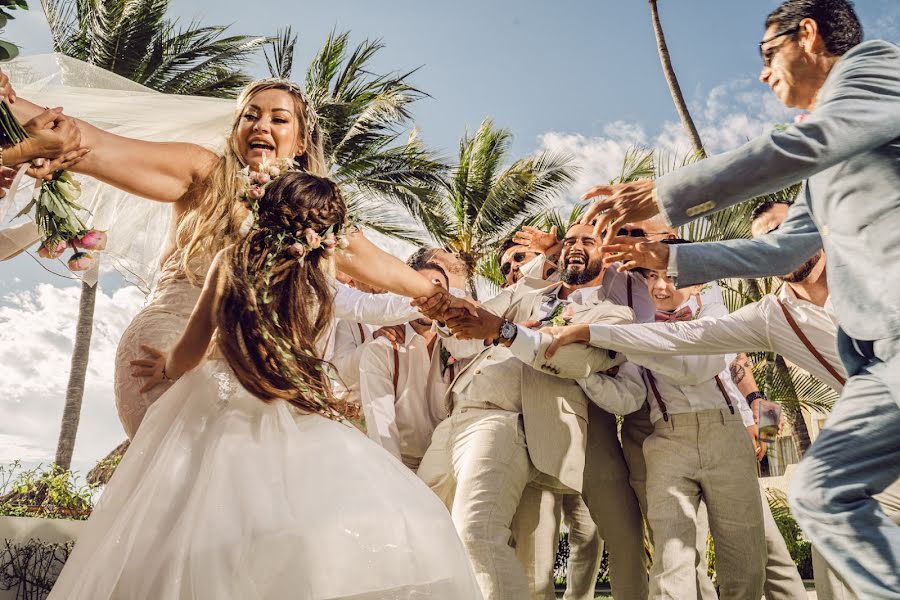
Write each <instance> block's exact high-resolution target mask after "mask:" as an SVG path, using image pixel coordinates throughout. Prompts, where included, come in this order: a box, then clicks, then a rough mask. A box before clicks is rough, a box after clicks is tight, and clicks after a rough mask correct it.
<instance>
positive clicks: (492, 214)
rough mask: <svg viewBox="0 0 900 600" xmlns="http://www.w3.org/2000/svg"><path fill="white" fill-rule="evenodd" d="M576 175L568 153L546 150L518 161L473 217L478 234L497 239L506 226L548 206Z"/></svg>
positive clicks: (484, 237)
mask: <svg viewBox="0 0 900 600" xmlns="http://www.w3.org/2000/svg"><path fill="white" fill-rule="evenodd" d="M574 176H575V167H574V165H573V163H572V159H571V157H570V156H568V155H564V154H555V153H549V152H545V153H542V154H540V155H538V156H537V157H535V158H527V159H522V160H519V161H516V162H515V163H513V164H512V166H510V167H509V168H508V169H506V170H505V171H504V172H503V173H501V174H500V175H499V176H498V177H497V179H496V181H495V182H494V183H493V185H492V186H491V188H490V190H489V192H488V194H487V197H486V198H485V200H484V201H483V202H482V205H481V207H480V209H479V211H478V213H477V215H476V218H475V219H474V227H475V231H476V235H477V236H478V237H479V238H480V239H482V240H485V241H488V240H490V241H495V240H496V238H497V233H498V232H499V231H498V230H499V229H500V228H501V227H502V226H503V225H505V224H508V223H509V222H510V221H515V220H516V219H522V218H526V217H528V216H530V215H533V214H535V213H536V212H537V211H540V210H542V209H545V208H546V207H547V206H549V204H550V202H551V201H552V200H553V199H554V198H556V197H558V196H559V195H560V194H562V193H564V192H565V191H566V190H567V189H568V187H569V186H570V185H571V184H572V182H573V181H574V178H575V177H574Z"/></svg>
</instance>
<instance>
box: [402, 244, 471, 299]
mask: <svg viewBox="0 0 900 600" xmlns="http://www.w3.org/2000/svg"><path fill="white" fill-rule="evenodd" d="M427 263H436V264H437V265H438V266H440V267H441V268H442V269H443V270H444V273H446V274H447V278H448V279H449V280H450V293H451V294H453V295H454V296H460V297H462V296H465V295H466V292H465V290H466V277H467V276H468V272H467V271H466V263H464V262H463V261H462V259H461V258H460V257H459V255H458V254H454V253H453V252H450V251H448V250H444V249H443V248H437V247H423V248H419V249H418V250H416V251H415V252H413V253H412V255H410V257H409V258H408V259H407V260H406V264H408V265H409V266H410V268H411V269H417V268H418V267H420V266H422V265H425V264H427Z"/></svg>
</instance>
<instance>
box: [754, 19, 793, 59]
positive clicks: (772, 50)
mask: <svg viewBox="0 0 900 600" xmlns="http://www.w3.org/2000/svg"><path fill="white" fill-rule="evenodd" d="M798 31H800V26H799V25H796V26H794V27H791V28H790V29H785V30H784V31H781V32H779V33H776V34H775V35H773V36H772V37H770V38H767V39H764V40H763V41H761V42H760V43H759V56H760V58H762V61H763V66H764V67H768V66H769V65H771V64H772V59H773V58H774V57H775V55H776V54H778V51H779V50H781V47H782V46H784V43H781V44H778V45H777V46H770V47H769V48H765V49H763V46H765V45H766V44H768V43H769V42H772V41H775V40H777V39H778V38H780V37H784V36H786V35H794V34H795V33H797V32H798Z"/></svg>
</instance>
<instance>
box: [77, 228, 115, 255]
mask: <svg viewBox="0 0 900 600" xmlns="http://www.w3.org/2000/svg"><path fill="white" fill-rule="evenodd" d="M106 242H107V237H106V232H105V231H99V230H97V229H91V230H90V231H88V232H87V233H85V234H84V235H82V236H81V237H80V238H77V239H76V240H75V247H76V248H83V249H85V250H94V251H96V252H99V251H100V250H105V249H106Z"/></svg>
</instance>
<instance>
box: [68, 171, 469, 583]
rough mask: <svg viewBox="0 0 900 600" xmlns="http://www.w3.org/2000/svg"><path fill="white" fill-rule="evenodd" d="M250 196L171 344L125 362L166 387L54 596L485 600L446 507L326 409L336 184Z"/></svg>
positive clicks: (302, 176) (290, 183) (308, 181)
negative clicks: (240, 226) (244, 229)
mask: <svg viewBox="0 0 900 600" xmlns="http://www.w3.org/2000/svg"><path fill="white" fill-rule="evenodd" d="M255 179H256V180H257V181H258V179H259V178H258V177H256V178H255ZM255 189H258V190H261V189H262V187H261V186H256V187H255ZM257 196H260V194H259V193H256V194H254V193H253V192H252V191H251V197H252V198H253V201H254V202H253V205H254V212H255V213H256V215H257V219H256V222H255V224H254V226H253V227H252V229H251V230H250V232H249V234H248V235H247V236H246V237H245V238H243V239H241V240H240V241H238V242H237V243H235V244H233V245H231V246H229V247H227V248H225V249H223V250H221V251H220V252H219V253H218V254H217V256H216V257H215V259H214V260H213V263H212V266H211V268H210V270H209V273H208V275H207V277H206V282H205V284H204V287H203V291H202V292H201V294H200V299H199V301H198V302H197V305H196V308H195V309H194V312H193V314H192V315H191V318H190V321H189V322H188V324H187V327H186V329H185V331H184V334H183V335H182V336H181V338H180V339H179V340H178V342H177V343H176V344H175V345H174V347H173V348H172V350H171V352H169V353H168V354H165V353H163V352H160V351H159V350H156V349H154V348H150V347H147V348H145V351H146V355H147V356H148V358H146V359H141V360H137V361H135V365H136V366H137V367H138V372H137V375H138V376H143V377H147V378H149V379H150V381H151V383H158V382H160V381H162V380H177V381H175V383H174V384H173V385H172V386H171V387H170V388H169V389H168V391H167V392H166V393H165V394H163V395H162V397H160V398H159V400H158V401H157V402H155V403H154V404H153V406H151V407H150V409H149V410H148V411H147V415H146V418H145V419H144V422H143V424H142V425H141V428H140V429H139V430H138V432H137V434H136V436H135V437H134V439H133V441H132V445H131V448H130V449H129V451H128V453H127V454H126V455H125V457H124V458H123V459H122V462H121V464H120V465H119V467H118V469H117V470H116V473H115V475H114V476H113V478H112V480H111V481H110V482H109V485H108V487H107V488H106V490H105V491H104V493H103V496H102V498H101V499H100V502H99V503H98V505H97V507H96V508H95V509H94V512H93V514H92V515H91V518H90V519H89V520H88V522H87V524H86V527H85V529H84V530H83V531H82V533H81V534H80V536H79V540H78V542H77V544H76V546H75V549H74V551H73V553H72V555H71V556H70V557H69V560H68V562H67V563H66V566H65V568H64V569H63V572H62V574H61V576H60V578H59V580H58V582H57V583H56V586H55V587H54V589H53V591H52V592H51V595H50V598H59V599H63V598H64V599H66V600H79V599H84V600H107V599H112V598H117V599H118V598H128V599H129V600H158V599H166V600H179V599H183V600H188V599H190V600H205V599H209V600H227V599H235V600H250V599H254V600H255V599H267V600H268V599H271V600H282V599H288V598H290V599H298V600H338V599H345V600H351V599H352V600H420V599H423V600H424V599H427V600H459V599H462V598H465V599H467V600H469V599H476V600H477V599H479V598H481V595H480V593H479V591H478V587H477V584H476V582H475V579H474V575H473V574H472V571H471V568H470V566H469V563H468V559H467V557H466V554H465V551H464V549H463V547H462V544H461V543H460V541H459V539H458V538H457V536H456V532H455V529H454V527H453V524H452V522H451V520H450V516H449V514H448V513H447V511H446V509H445V508H444V507H443V505H442V504H441V502H440V501H439V500H438V499H437V497H436V496H434V494H433V493H432V492H431V491H430V490H429V489H428V488H427V487H426V486H425V485H424V484H423V483H422V482H421V481H419V480H418V478H417V477H416V476H415V475H414V474H412V473H411V472H409V471H408V469H406V468H405V467H404V466H403V465H402V464H401V463H400V462H399V461H397V460H396V459H394V458H393V457H392V456H390V455H389V454H388V453H387V452H386V451H384V450H383V449H382V448H380V447H378V446H377V445H376V444H374V443H373V442H371V441H370V440H369V439H368V438H366V436H365V435H363V434H362V433H360V432H359V431H358V430H356V429H354V428H353V427H351V426H349V425H348V424H346V423H345V422H343V421H342V417H341V414H340V412H339V410H337V409H336V407H335V404H334V399H333V397H332V394H331V389H330V387H329V382H328V377H327V373H326V367H327V365H326V363H324V361H323V360H322V359H321V356H322V353H321V351H322V343H323V338H324V337H325V336H326V335H327V334H326V332H327V331H328V328H329V325H330V321H331V319H332V316H333V312H334V310H333V301H334V286H333V276H334V269H335V259H336V258H337V257H339V256H341V254H342V250H341V246H342V245H343V239H342V228H343V226H344V219H345V210H346V209H345V206H344V204H343V202H342V201H341V198H340V194H339V192H338V189H337V186H336V185H335V184H334V183H332V182H331V181H330V180H328V179H324V178H321V177H318V176H315V175H311V174H309V173H306V172H303V171H291V172H289V173H287V174H285V175H282V176H281V177H280V178H278V179H276V180H275V181H274V182H272V183H270V184H267V187H266V188H265V190H264V191H263V192H262V193H261V197H257ZM211 341H212V344H210V342H211ZM204 358H205V360H204Z"/></svg>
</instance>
